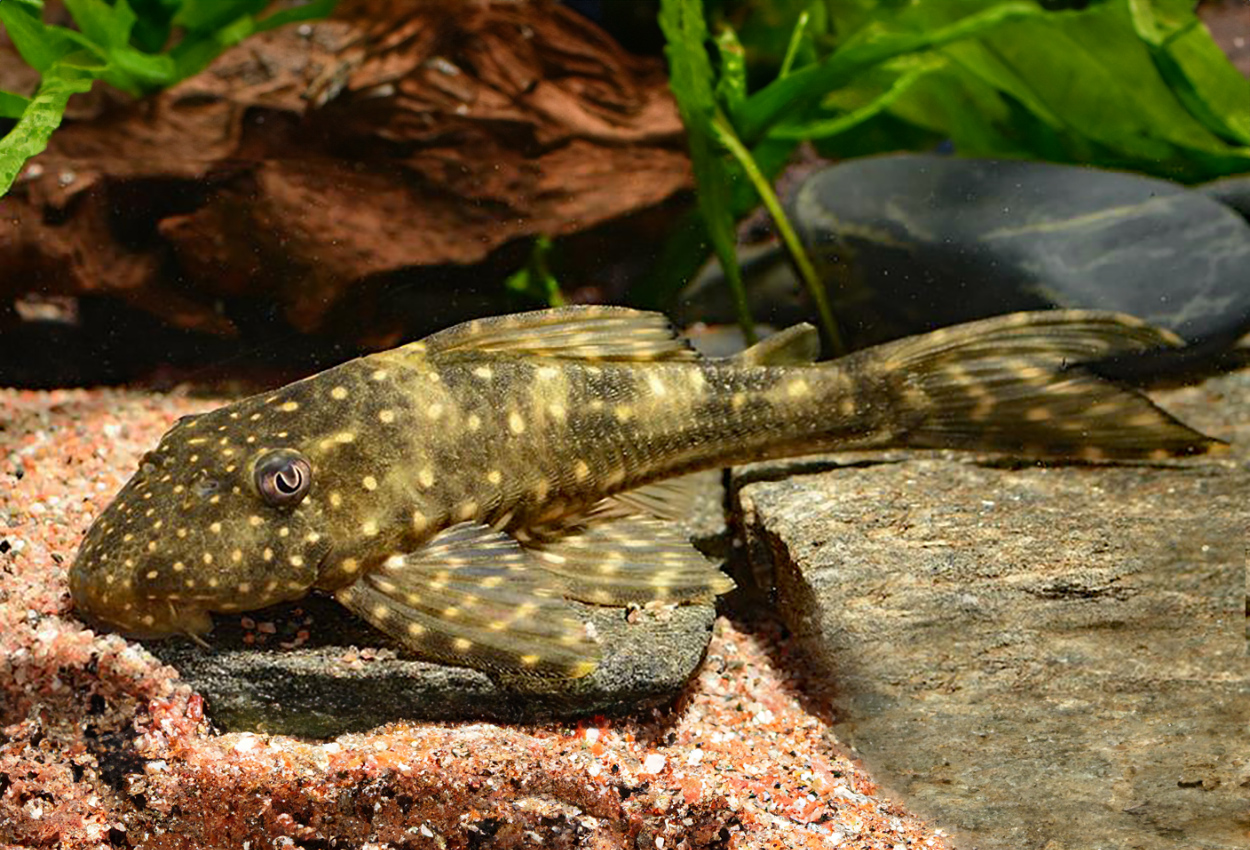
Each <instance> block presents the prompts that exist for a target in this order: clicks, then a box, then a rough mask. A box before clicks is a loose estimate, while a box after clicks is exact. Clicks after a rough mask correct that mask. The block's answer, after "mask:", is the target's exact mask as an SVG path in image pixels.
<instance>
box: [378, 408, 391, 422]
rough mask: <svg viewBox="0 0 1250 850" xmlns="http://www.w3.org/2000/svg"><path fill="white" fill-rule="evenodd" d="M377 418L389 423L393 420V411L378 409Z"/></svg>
mask: <svg viewBox="0 0 1250 850" xmlns="http://www.w3.org/2000/svg"><path fill="white" fill-rule="evenodd" d="M378 419H380V420H382V422H383V424H386V425H390V424H391V423H392V422H394V421H395V411H393V410H380V411H378Z"/></svg>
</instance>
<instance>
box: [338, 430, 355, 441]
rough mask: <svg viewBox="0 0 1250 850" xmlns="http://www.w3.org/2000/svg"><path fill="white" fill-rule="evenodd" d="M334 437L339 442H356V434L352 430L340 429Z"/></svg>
mask: <svg viewBox="0 0 1250 850" xmlns="http://www.w3.org/2000/svg"><path fill="white" fill-rule="evenodd" d="M334 439H335V440H337V441H338V442H340V443H354V442H356V435H355V433H353V432H352V431H340V432H339V433H337V434H335V435H334Z"/></svg>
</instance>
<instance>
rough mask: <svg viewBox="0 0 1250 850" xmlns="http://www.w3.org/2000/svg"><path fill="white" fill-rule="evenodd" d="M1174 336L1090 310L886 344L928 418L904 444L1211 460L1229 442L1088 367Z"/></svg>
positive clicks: (1010, 319) (1171, 342)
mask: <svg viewBox="0 0 1250 850" xmlns="http://www.w3.org/2000/svg"><path fill="white" fill-rule="evenodd" d="M1181 345H1183V343H1182V342H1181V341H1180V339H1179V338H1178V337H1176V336H1175V335H1174V334H1172V333H1170V332H1168V331H1164V330H1160V329H1158V328H1154V327H1151V326H1149V325H1147V324H1145V323H1143V322H1141V321H1139V320H1137V319H1134V318H1132V317H1131V316H1125V315H1122V314H1116V313H1100V312H1087V311H1078V310H1053V311H1043V312H1032V313H1015V314H1012V315H1008V316H999V317H996V318H992V319H985V320H983V321H979V322H971V323H968V324H963V325H958V326H955V327H951V328H945V329H943V330H939V331H935V332H933V333H929V334H925V335H923V336H916V337H911V338H908V339H904V340H899V341H898V342H894V343H889V344H887V345H884V346H880V347H879V348H878V349H875V350H876V351H879V352H880V354H881V355H883V356H884V357H885V365H886V370H887V374H891V375H899V376H902V381H903V387H901V388H900V389H901V390H902V392H904V393H905V394H907V395H912V394H915V393H919V394H920V395H922V396H923V397H924V401H923V402H921V403H920V404H919V407H920V408H921V409H923V410H925V411H926V415H925V416H923V417H917V420H916V421H915V422H914V424H913V425H912V426H911V427H909V428H908V429H907V430H906V432H905V434H903V435H901V436H902V439H901V442H903V443H905V444H906V445H909V446H918V447H927V448H969V449H982V450H989V451H1001V452H1008V453H1012V454H1020V455H1025V456H1032V457H1072V458H1091V459H1093V458H1143V457H1167V456H1175V455H1192V454H1201V453H1203V452H1206V451H1209V450H1210V449H1211V448H1212V447H1214V446H1216V445H1219V444H1220V441H1219V440H1216V439H1213V438H1211V437H1208V436H1206V435H1204V434H1201V433H1199V432H1198V431H1195V430H1194V429H1193V428H1190V427H1189V426H1188V425H1185V424H1184V423H1183V422H1181V421H1179V420H1178V419H1176V418H1175V417H1173V416H1172V415H1171V414H1169V413H1167V412H1165V411H1163V410H1162V409H1160V408H1159V407H1158V406H1156V405H1155V404H1154V402H1152V401H1151V400H1150V399H1148V398H1147V397H1146V396H1144V395H1142V394H1141V393H1140V392H1138V391H1136V390H1134V389H1131V388H1129V387H1125V386H1122V385H1120V384H1118V383H1116V382H1114V381H1110V380H1107V379H1106V378H1102V377H1099V376H1098V375H1096V374H1094V373H1093V372H1092V371H1090V370H1088V369H1086V368H1084V367H1082V365H1081V364H1082V363H1089V362H1091V361H1096V360H1099V359H1102V358H1104V357H1108V356H1113V355H1115V356H1123V355H1126V354H1133V353H1135V352H1146V351H1154V350H1158V349H1160V348H1175V347H1179V346H1181Z"/></svg>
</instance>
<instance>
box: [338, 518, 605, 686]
mask: <svg viewBox="0 0 1250 850" xmlns="http://www.w3.org/2000/svg"><path fill="white" fill-rule="evenodd" d="M561 590H562V583H561V582H560V581H559V580H558V579H557V578H556V577H554V576H552V575H551V574H550V573H549V572H547V571H546V570H544V569H542V568H541V567H540V566H539V565H538V564H537V563H536V562H535V560H534V558H533V556H532V555H531V554H529V553H528V552H526V551H525V550H524V549H522V548H521V547H520V545H519V544H518V543H517V542H516V540H515V539H513V538H512V537H510V536H509V535H507V534H504V533H503V532H500V531H495V530H493V529H491V528H488V527H487V526H484V525H480V524H478V523H461V524H459V525H454V526H452V527H450V528H448V529H445V530H444V531H442V532H440V533H439V534H437V535H436V536H435V537H434V538H433V539H431V540H430V541H429V542H428V543H427V544H426V545H424V546H422V547H421V548H419V549H417V550H416V551H414V552H407V553H397V554H395V555H392V556H391V557H390V558H388V559H387V560H386V561H385V562H384V563H383V564H382V565H381V566H380V567H378V568H377V569H374V570H371V571H369V572H368V573H367V574H365V575H364V576H362V577H361V578H360V579H359V580H357V581H356V582H355V583H354V584H351V585H348V586H347V587H345V588H343V589H342V590H339V591H338V592H337V593H336V594H335V598H337V599H338V600H339V602H341V603H342V604H343V605H345V606H347V608H349V609H350V610H351V611H352V612H353V613H355V614H357V615H358V616H360V617H362V618H363V619H365V620H367V621H369V622H370V623H372V624H373V625H374V626H376V627H377V628H379V629H381V630H382V631H384V632H386V633H387V634H388V635H390V636H391V637H393V638H395V639H396V640H398V641H400V642H401V643H403V644H404V645H406V646H408V647H410V648H411V649H412V651H413V652H414V653H415V654H416V655H418V656H420V657H422V658H425V659H429V660H433V661H440V662H444V663H447V664H454V665H458V666H462V667H473V668H476V669H479V670H488V671H501V672H508V673H518V674H522V675H531V676H554V677H565V678H577V677H580V676H584V675H586V674H587V673H589V672H590V671H592V670H594V668H595V666H596V665H597V664H598V662H599V657H600V649H599V645H598V644H597V643H596V642H595V641H594V639H593V638H592V637H591V636H590V634H589V633H588V632H587V631H586V627H585V624H584V623H583V622H582V621H581V620H580V619H579V618H578V616H577V613H576V611H575V610H574V608H573V606H572V605H571V604H570V603H569V602H568V601H567V600H565V599H564V598H563V597H562V596H561Z"/></svg>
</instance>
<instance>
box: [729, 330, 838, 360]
mask: <svg viewBox="0 0 1250 850" xmlns="http://www.w3.org/2000/svg"><path fill="white" fill-rule="evenodd" d="M819 359H820V332H819V331H817V330H816V328H815V327H813V326H812V325H810V324H808V323H807V322H801V323H799V324H797V325H791V326H790V327H788V328H786V329H785V330H782V331H777V333H775V334H773V335H772V336H770V337H768V338H766V339H762V340H760V341H759V342H757V343H756V344H755V345H753V346H751V347H750V348H748V349H746V350H745V351H742V352H739V353H738V354H735V355H734V356H733V357H730V358H729V361H730V362H731V363H735V364H737V365H740V366H806V365H808V364H810V363H815V362H816V361H817V360H819Z"/></svg>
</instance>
